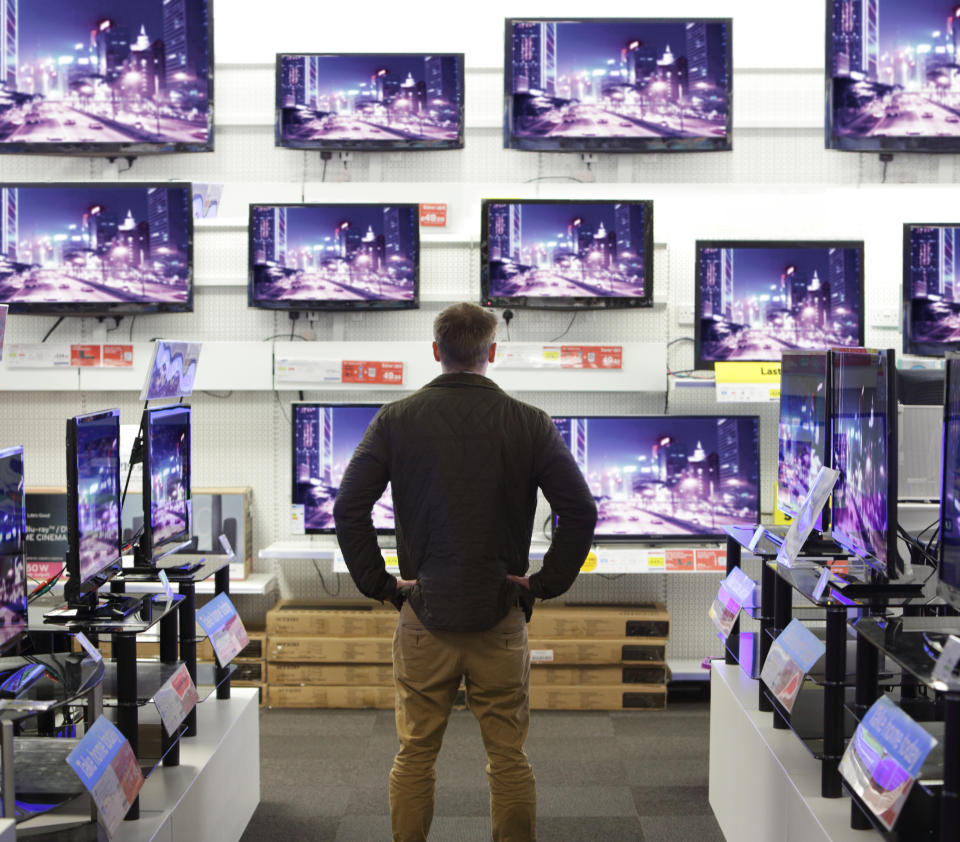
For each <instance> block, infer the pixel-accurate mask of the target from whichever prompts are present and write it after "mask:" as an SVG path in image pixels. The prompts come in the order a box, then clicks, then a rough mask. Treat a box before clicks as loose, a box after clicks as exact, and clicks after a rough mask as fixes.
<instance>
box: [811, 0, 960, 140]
mask: <svg viewBox="0 0 960 842" xmlns="http://www.w3.org/2000/svg"><path fill="white" fill-rule="evenodd" d="M956 7H957V4H956V3H949V2H944V0H831V2H830V6H829V7H828V8H830V9H831V16H830V20H829V23H828V26H829V29H828V32H829V33H830V38H831V43H832V67H831V68H829V69H828V72H829V73H831V75H832V79H833V134H834V136H835V137H836V138H838V139H840V140H843V139H846V138H850V139H863V138H954V139H960V75H958V67H957V56H958V52H960V19H958V16H957V15H956V14H955V9H956Z"/></svg>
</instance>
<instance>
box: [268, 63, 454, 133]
mask: <svg viewBox="0 0 960 842" xmlns="http://www.w3.org/2000/svg"><path fill="white" fill-rule="evenodd" d="M276 145H277V146H289V147H292V148H294V149H341V150H343V149H358V150H403V149H460V148H462V147H463V53H323V54H320V53H278V54H277V115H276Z"/></svg>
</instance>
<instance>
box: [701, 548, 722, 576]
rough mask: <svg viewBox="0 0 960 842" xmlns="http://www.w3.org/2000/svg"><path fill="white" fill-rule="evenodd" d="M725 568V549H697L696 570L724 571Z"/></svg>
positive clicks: (705, 571)
mask: <svg viewBox="0 0 960 842" xmlns="http://www.w3.org/2000/svg"><path fill="white" fill-rule="evenodd" d="M726 569H727V551H726V550H697V571H698V572H704V573H707V572H709V573H712V572H714V571H717V572H720V573H724V572H726Z"/></svg>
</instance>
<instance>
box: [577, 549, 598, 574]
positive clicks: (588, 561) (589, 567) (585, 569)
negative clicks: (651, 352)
mask: <svg viewBox="0 0 960 842" xmlns="http://www.w3.org/2000/svg"><path fill="white" fill-rule="evenodd" d="M596 569H597V554H596V553H595V552H594V551H593V550H590V552H588V553H587V557H586V558H585V559H584V561H583V564H581V565H580V572H581V573H593V571H594V570H596Z"/></svg>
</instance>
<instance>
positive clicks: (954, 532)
mask: <svg viewBox="0 0 960 842" xmlns="http://www.w3.org/2000/svg"><path fill="white" fill-rule="evenodd" d="M946 365H947V369H948V371H947V384H948V390H947V395H946V402H947V412H946V425H945V429H944V444H943V500H942V502H941V518H940V529H941V534H940V542H941V548H940V556H941V563H940V581H941V582H942V583H943V584H945V585H947V586H948V587H949V588H950V589H951V592H952V595H953V596H954V599H953V600H951V602H952V603H956V601H957V600H958V599H960V359H956V358H955V359H949V360H947V362H946Z"/></svg>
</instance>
